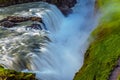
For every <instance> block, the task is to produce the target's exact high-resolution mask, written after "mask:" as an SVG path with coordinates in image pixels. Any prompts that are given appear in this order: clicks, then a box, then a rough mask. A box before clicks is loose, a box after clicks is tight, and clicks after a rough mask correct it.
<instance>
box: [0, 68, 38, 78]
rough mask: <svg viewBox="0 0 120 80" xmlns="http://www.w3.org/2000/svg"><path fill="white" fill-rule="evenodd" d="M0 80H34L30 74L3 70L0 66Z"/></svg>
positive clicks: (33, 76)
mask: <svg viewBox="0 0 120 80" xmlns="http://www.w3.org/2000/svg"><path fill="white" fill-rule="evenodd" d="M0 80H36V79H35V75H34V74H32V73H22V72H16V71H13V70H8V69H4V68H3V67H1V66H0Z"/></svg>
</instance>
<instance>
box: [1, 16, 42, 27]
mask: <svg viewBox="0 0 120 80" xmlns="http://www.w3.org/2000/svg"><path fill="white" fill-rule="evenodd" d="M25 21H33V22H40V23H43V21H42V19H41V18H40V17H19V16H8V17H7V18H4V19H2V20H0V26H4V27H7V28H11V27H13V26H15V25H17V24H18V23H20V22H25ZM43 24H44V23H43ZM36 26H38V25H36V24H35V25H34V24H32V25H31V28H34V27H35V29H36V28H37V27H36ZM39 28H40V27H39Z"/></svg>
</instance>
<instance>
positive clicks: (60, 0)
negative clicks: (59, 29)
mask: <svg viewBox="0 0 120 80" xmlns="http://www.w3.org/2000/svg"><path fill="white" fill-rule="evenodd" d="M36 1H44V2H48V3H51V4H55V5H56V6H57V7H58V8H59V9H60V10H61V11H62V12H63V14H65V15H67V14H68V13H70V12H72V11H71V9H70V8H71V7H73V6H74V5H75V4H76V0H0V7H5V6H10V5H15V4H21V3H28V2H36Z"/></svg>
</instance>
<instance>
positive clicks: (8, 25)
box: [0, 21, 17, 28]
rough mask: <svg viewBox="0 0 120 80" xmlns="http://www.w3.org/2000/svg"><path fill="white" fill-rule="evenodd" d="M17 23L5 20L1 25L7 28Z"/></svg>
mask: <svg viewBox="0 0 120 80" xmlns="http://www.w3.org/2000/svg"><path fill="white" fill-rule="evenodd" d="M15 25H17V24H16V23H13V22H10V21H4V22H1V23H0V26H4V27H7V28H11V27H13V26H15Z"/></svg>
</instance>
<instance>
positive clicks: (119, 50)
mask: <svg viewBox="0 0 120 80" xmlns="http://www.w3.org/2000/svg"><path fill="white" fill-rule="evenodd" d="M98 6H99V8H100V9H101V11H100V12H101V13H102V17H101V18H100V22H99V25H98V27H97V28H96V29H95V30H94V31H93V33H92V35H93V37H94V38H95V40H94V41H93V42H92V43H91V45H90V47H89V49H88V50H87V52H86V54H85V61H84V65H83V67H82V68H81V69H80V71H79V72H78V73H77V74H76V76H75V78H74V80H109V76H110V73H111V71H112V70H113V68H114V67H115V65H116V63H117V60H118V58H119V57H120V0H98Z"/></svg>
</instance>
